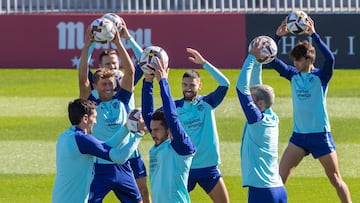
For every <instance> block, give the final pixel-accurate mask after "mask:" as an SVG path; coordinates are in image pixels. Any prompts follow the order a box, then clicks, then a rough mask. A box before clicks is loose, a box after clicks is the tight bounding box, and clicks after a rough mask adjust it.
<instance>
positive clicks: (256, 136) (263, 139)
mask: <svg viewBox="0 0 360 203" xmlns="http://www.w3.org/2000/svg"><path fill="white" fill-rule="evenodd" d="M259 78H260V79H259ZM250 81H258V84H261V83H262V81H261V64H259V63H258V62H256V58H255V57H254V56H253V55H248V57H247V58H246V60H245V62H244V64H243V67H242V70H241V73H240V75H239V78H238V81H237V84H236V92H237V94H238V97H239V101H240V104H241V107H242V109H243V111H244V114H245V116H246V119H247V122H246V123H245V126H244V130H243V135H242V141H241V148H240V157H241V161H240V163H241V173H242V175H241V177H242V184H243V186H244V187H248V186H251V187H257V188H271V187H279V186H283V183H282V180H281V177H280V174H279V166H278V162H277V161H278V137H279V129H278V123H279V118H278V116H277V115H276V114H275V113H274V112H273V111H272V109H270V108H269V109H266V110H265V111H264V112H261V111H260V109H259V108H258V107H257V106H256V105H255V103H254V101H253V99H252V96H251V93H250V86H252V85H256V83H253V84H251V83H250Z"/></svg>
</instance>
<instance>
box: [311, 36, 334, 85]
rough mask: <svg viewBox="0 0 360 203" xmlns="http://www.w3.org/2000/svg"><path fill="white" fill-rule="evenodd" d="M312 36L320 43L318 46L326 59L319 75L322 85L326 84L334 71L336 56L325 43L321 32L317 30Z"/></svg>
mask: <svg viewBox="0 0 360 203" xmlns="http://www.w3.org/2000/svg"><path fill="white" fill-rule="evenodd" d="M311 37H312V39H313V41H314V42H315V43H316V44H317V45H318V48H319V50H320V52H321V53H322V55H323V56H324V59H325V61H324V64H323V65H322V67H321V68H320V70H319V73H318V75H319V77H320V79H321V82H322V85H323V86H324V85H325V86H326V85H327V83H328V82H329V80H330V79H331V77H332V75H333V73H334V66H335V57H334V55H333V53H332V52H331V50H330V49H329V47H328V46H327V45H326V44H325V42H324V41H322V40H321V38H320V36H319V34H317V33H316V32H315V33H313V34H312V35H311Z"/></svg>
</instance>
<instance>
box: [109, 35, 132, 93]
mask: <svg viewBox="0 0 360 203" xmlns="http://www.w3.org/2000/svg"><path fill="white" fill-rule="evenodd" d="M112 42H113V43H114V44H115V45H116V47H117V50H118V53H119V57H120V60H121V63H122V67H123V70H124V77H123V78H122V80H121V84H120V86H121V88H123V89H125V90H127V91H128V92H132V91H133V90H134V75H135V68H134V64H133V63H132V61H131V58H130V56H129V54H128V53H127V51H126V49H125V47H124V45H123V43H122V42H121V39H120V33H119V32H117V33H116V36H115V38H114V39H113V40H112Z"/></svg>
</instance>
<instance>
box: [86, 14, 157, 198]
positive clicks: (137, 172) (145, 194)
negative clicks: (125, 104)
mask: <svg viewBox="0 0 360 203" xmlns="http://www.w3.org/2000/svg"><path fill="white" fill-rule="evenodd" d="M120 37H121V38H123V39H125V40H126V41H127V42H128V44H129V45H130V47H131V48H132V50H133V52H134V53H135V56H136V57H137V58H139V57H140V55H141V53H142V51H143V50H142V48H141V47H140V46H139V45H138V44H137V43H136V41H135V40H134V39H133V38H132V37H131V35H130V33H129V31H128V29H127V26H126V23H125V21H124V20H123V25H122V31H121V33H120ZM94 44H95V43H93V44H92V45H91V46H93V45H94ZM91 53H92V51H91V48H90V51H89V52H88V54H89V57H90V56H91ZM118 57H119V56H118V54H117V52H116V50H113V49H110V50H104V51H102V52H101V53H100V55H99V68H108V69H110V70H113V71H114V72H115V80H114V90H115V91H114V93H116V91H117V90H119V89H120V84H121V79H122V77H123V76H124V73H123V72H121V70H120V67H119V65H120V63H119V59H118ZM142 75H143V72H142V70H141V68H140V66H139V65H138V64H137V65H136V66H135V79H134V80H135V81H134V84H135V85H136V84H137V82H138V81H139V80H140V78H141V77H142ZM88 78H89V81H90V86H91V89H92V95H93V96H94V97H95V98H98V94H97V91H96V90H94V89H93V83H94V82H93V74H92V72H91V71H90V70H89V76H88ZM129 108H130V109H134V108H135V100H134V94H132V96H131V98H130V101H129ZM129 162H130V166H131V169H132V171H133V173H134V177H135V180H136V184H137V186H138V187H139V190H140V193H141V196H142V199H143V202H144V203H150V202H151V199H150V194H149V190H148V187H147V183H146V180H147V179H146V178H147V171H146V167H145V164H144V161H143V159H142V157H141V154H140V151H139V149H137V150H136V151H135V152H134V154H133V155H132V156H131V157H130V159H129ZM100 175H101V173H100V174H99V176H100Z"/></svg>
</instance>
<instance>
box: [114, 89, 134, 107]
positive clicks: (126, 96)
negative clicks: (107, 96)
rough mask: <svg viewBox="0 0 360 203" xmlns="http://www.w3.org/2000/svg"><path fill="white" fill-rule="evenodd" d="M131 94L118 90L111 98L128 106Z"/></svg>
mask: <svg viewBox="0 0 360 203" xmlns="http://www.w3.org/2000/svg"><path fill="white" fill-rule="evenodd" d="M131 95H132V92H129V91H127V90H125V89H123V88H120V89H119V90H118V91H117V92H116V94H115V95H114V96H113V99H118V100H120V101H121V102H122V103H124V104H125V106H128V105H129V102H130V99H131Z"/></svg>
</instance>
